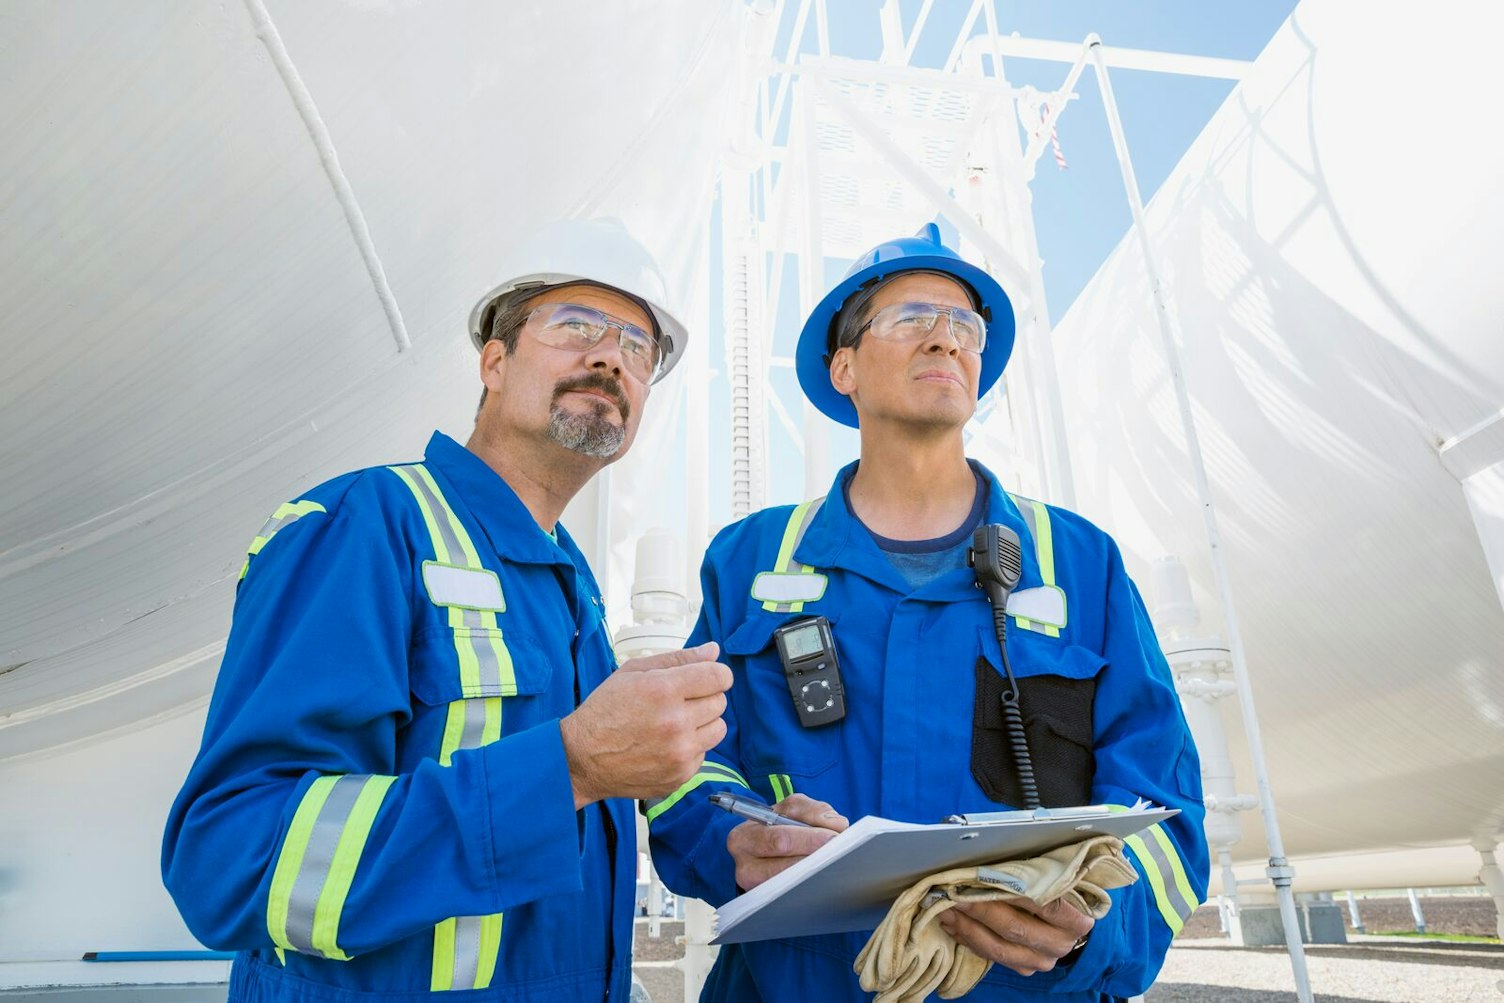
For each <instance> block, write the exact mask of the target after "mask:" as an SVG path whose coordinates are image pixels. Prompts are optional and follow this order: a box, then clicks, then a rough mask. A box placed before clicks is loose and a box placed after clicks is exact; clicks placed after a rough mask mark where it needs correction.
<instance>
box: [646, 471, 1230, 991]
mask: <svg viewBox="0 0 1504 1003" xmlns="http://www.w3.org/2000/svg"><path fill="white" fill-rule="evenodd" d="M855 467H856V465H855V464H852V465H851V466H849V467H847V468H846V469H845V470H843V471H841V473H840V474H839V475H838V476H837V480H836V482H835V484H834V485H833V486H832V488H831V490H830V493H829V494H828V495H827V496H826V497H825V499H824V502H823V504H822V505H821V506H820V507H819V509H818V511H817V512H816V513H815V514H814V515H813V516H812V517H811V518H810V520H809V523H808V525H807V527H805V529H804V536H803V538H802V540H799V541H798V545H797V547H796V548H795V549H794V550H793V557H794V559H795V561H796V562H798V565H802V566H803V567H804V569H805V570H806V571H813V572H814V573H816V574H818V575H823V576H825V578H826V579H827V581H826V583H825V588H824V592H823V594H822V595H820V597H819V598H818V599H815V600H813V601H807V602H804V603H803V604H802V608H799V609H794V610H787V609H783V608H781V607H779V606H777V605H776V604H773V603H767V604H766V605H765V603H764V602H763V601H761V600H760V599H758V598H756V597H754V594H753V593H754V590H755V588H756V587H757V586H756V585H755V584H754V579H755V576H757V575H758V573H759V572H769V571H774V570H775V562H776V560H777V559H778V552H779V548H780V544H781V543H782V542H783V540H784V538H785V532H786V530H787V529H788V527H789V525H790V516H791V512H792V509H791V508H789V507H782V508H773V509H768V510H765V511H763V512H759V513H757V514H755V515H753V516H751V517H749V518H747V519H744V520H742V521H741V522H739V523H736V524H735V525H732V526H730V527H728V528H727V529H725V530H724V531H722V532H721V533H720V534H719V535H718V536H717V537H716V538H715V540H714V541H713V542H712V544H711V546H710V549H709V550H708V551H707V553H706V555H705V561H704V565H703V568H702V581H703V587H704V598H705V604H704V608H703V611H702V613H701V616H700V620H699V623H698V625H697V626H696V628H695V630H694V633H693V634H692V636H691V637H690V640H689V643H690V644H698V643H701V642H703V641H706V640H715V641H719V642H720V643H721V645H722V647H723V649H724V651H725V658H726V660H727V661H728V663H729V664H730V665H731V668H732V671H733V673H734V675H735V680H736V681H735V684H734V686H733V687H732V689H731V694H730V701H729V705H728V707H727V710H726V723H727V733H726V738H725V740H724V741H723V742H721V744H720V745H719V746H718V747H717V748H716V749H714V750H713V751H712V752H711V754H710V756H709V757H708V758H707V760H706V763H705V765H704V766H703V767H702V768H701V771H700V772H699V773H698V774H697V775H696V776H695V777H694V778H692V779H691V780H690V781H689V782H688V783H687V784H685V785H684V787H682V788H680V789H679V790H678V791H676V792H675V793H674V795H672V796H671V797H669V798H667V799H665V800H663V801H662V802H659V803H658V804H656V805H654V806H653V807H652V808H651V809H650V810H649V819H650V824H649V831H650V833H651V837H652V839H651V841H652V848H653V861H654V864H655V865H656V866H657V868H658V871H659V873H660V874H661V875H662V876H663V879H664V882H665V883H666V884H667V885H668V887H669V888H671V889H673V890H674V891H675V892H678V893H680V894H684V895H692V896H696V897H699V898H703V899H706V900H708V901H709V902H710V903H711V904H713V905H720V904H722V903H724V902H726V901H728V900H730V899H731V898H732V897H734V896H735V895H736V894H737V887H736V883H735V876H734V865H733V861H732V859H731V856H730V855H729V854H728V853H727V852H726V836H727V834H728V833H729V832H730V831H731V829H732V828H733V827H735V826H736V825H738V824H740V822H741V820H740V819H738V818H736V817H734V816H730V815H727V814H726V813H724V812H722V811H719V810H718V809H716V808H714V807H713V806H711V805H710V804H708V803H707V795H708V794H709V793H711V792H714V791H721V790H724V791H739V792H741V793H744V794H745V793H746V788H745V787H744V786H742V783H741V782H742V781H745V782H746V784H747V785H749V786H750V787H751V789H752V791H753V792H754V793H755V794H756V795H758V796H760V797H762V798H763V799H765V800H767V801H768V802H770V803H771V802H774V801H777V800H780V799H781V798H782V797H784V796H787V795H788V794H789V793H791V792H798V793H802V794H806V795H808V796H810V797H812V798H815V799H817V800H821V801H828V802H829V803H830V804H831V805H833V806H834V807H835V808H836V809H837V810H838V811H840V812H841V813H842V814H844V815H846V816H847V817H848V818H850V819H852V820H855V819H857V818H859V817H861V816H864V815H881V816H884V817H886V818H891V819H898V820H903V821H911V822H937V821H940V820H941V819H942V818H944V817H945V816H946V815H949V814H952V813H956V812H961V813H965V812H983V811H997V810H1002V809H1003V808H1005V807H1016V805H1004V804H999V803H998V802H997V801H994V800H990V799H989V797H988V796H987V794H986V793H985V792H984V789H983V787H982V786H981V785H980V784H979V782H978V780H977V778H976V777H975V776H974V774H973V771H972V761H973V749H972V743H973V731H974V729H973V720H974V712H975V711H976V708H975V707H974V696H975V694H976V693H977V690H978V686H979V682H978V680H979V679H980V678H981V675H979V674H978V675H974V671H976V670H978V669H981V670H984V671H991V672H996V671H1000V669H1001V660H1000V649H999V647H998V642H997V639H996V635H995V632H994V628H993V624H992V617H991V607H990V606H989V604H988V602H987V600H986V598H985V597H984V594H983V593H982V592H981V591H980V590H978V589H977V588H976V587H975V585H974V581H975V579H974V577H973V573H972V572H971V571H970V570H969V569H960V570H955V571H951V572H948V573H945V574H943V575H941V576H940V577H939V578H937V579H935V580H934V581H931V582H929V583H928V584H925V585H922V586H921V587H919V588H918V589H912V588H910V586H909V585H908V583H907V581H906V580H905V578H904V577H903V576H902V575H901V574H900V573H899V572H898V570H897V569H896V568H895V567H894V566H893V564H892V563H891V562H890V561H889V560H888V559H887V557H885V556H884V554H883V553H882V552H881V551H880V550H879V549H878V547H877V545H876V544H875V543H874V541H873V539H872V537H871V534H870V533H868V532H867V530H866V529H865V528H864V527H863V526H862V525H861V523H860V522H858V521H857V520H856V519H855V518H854V517H853V515H852V514H851V512H850V511H849V510H848V509H847V507H846V503H845V501H844V500H843V497H842V491H841V483H842V482H841V478H845V477H848V476H850V475H851V473H852V472H853V471H854V470H855ZM977 469H979V470H981V471H982V473H983V474H984V476H985V478H986V480H987V482H988V484H989V494H988V499H987V515H986V520H987V521H990V522H1000V523H1003V524H1005V525H1007V526H1009V527H1011V528H1012V529H1013V530H1014V531H1015V532H1017V533H1018V534H1019V537H1020V540H1021V542H1022V550H1023V577H1022V579H1021V581H1020V582H1019V584H1018V589H1019V590H1024V589H1030V588H1034V587H1040V586H1042V584H1044V583H1043V581H1042V577H1041V562H1040V560H1039V559H1038V557H1037V555H1036V544H1037V543H1038V542H1039V540H1037V539H1036V534H1035V533H1031V530H1030V525H1029V521H1028V520H1026V519H1025V517H1024V514H1023V513H1021V511H1020V508H1019V504H1018V503H1016V502H1015V500H1014V499H1013V498H1012V497H1010V496H1009V495H1008V494H1007V493H1005V492H1004V491H1003V490H1002V489H1001V488H1000V487H999V485H998V483H997V479H996V478H995V477H993V476H992V474H991V473H989V472H987V471H985V469H983V468H981V467H980V466H979V465H978V466H977ZM1044 509H1045V507H1044V506H1039V508H1037V509H1033V508H1032V506H1031V510H1032V511H1033V512H1035V513H1040V512H1042V511H1043V510H1044ZM1047 515H1048V518H1047V519H1044V520H1043V522H1044V526H1042V527H1041V526H1039V525H1038V523H1039V522H1040V521H1041V520H1040V519H1039V518H1038V517H1036V518H1035V519H1034V520H1033V521H1034V522H1035V523H1036V529H1037V530H1039V532H1038V533H1037V536H1039V537H1041V538H1043V537H1046V536H1048V537H1050V538H1052V539H1050V540H1045V541H1044V542H1046V543H1047V544H1049V545H1050V546H1049V547H1048V548H1047V550H1048V552H1052V553H1053V564H1054V568H1053V575H1054V578H1055V584H1056V585H1057V586H1058V587H1060V588H1061V589H1063V590H1064V592H1065V595H1066V598H1067V609H1068V615H1067V616H1066V617H1065V620H1066V623H1065V624H1064V626H1063V627H1061V628H1060V629H1059V630H1057V631H1055V633H1056V634H1058V636H1050V633H1048V632H1041V631H1040V630H1038V629H1022V628H1021V627H1020V626H1019V625H1018V624H1016V623H1014V622H1013V621H1012V619H1011V618H1010V624H1009V629H1008V634H1007V643H1008V651H1009V654H1010V659H1011V662H1012V667H1013V671H1014V673H1015V675H1016V676H1017V677H1018V678H1019V680H1020V684H1019V685H1020V689H1021V690H1022V691H1023V693H1024V694H1025V697H1026V699H1027V696H1028V694H1029V693H1030V691H1031V690H1033V691H1035V692H1036V693H1044V692H1049V691H1052V687H1053V690H1055V691H1060V692H1079V691H1080V687H1082V686H1083V685H1084V686H1087V687H1090V686H1091V683H1090V682H1089V681H1092V680H1094V682H1095V686H1094V696H1090V695H1089V696H1087V697H1086V699H1087V700H1089V701H1090V703H1091V706H1090V711H1089V713H1086V712H1085V711H1084V710H1083V712H1082V714H1081V715H1080V717H1079V721H1078V722H1077V724H1076V725H1072V724H1070V723H1069V722H1068V720H1067V719H1069V718H1070V716H1071V714H1070V713H1066V714H1064V715H1063V717H1062V720H1063V721H1066V723H1064V724H1061V723H1060V722H1057V721H1053V720H1052V721H1045V720H1038V719H1036V720H1031V721H1030V722H1029V736H1030V738H1029V741H1030V744H1031V746H1032V756H1033V759H1034V763H1035V767H1036V769H1038V770H1040V771H1041V772H1042V773H1044V774H1045V776H1044V778H1043V779H1042V781H1041V783H1042V786H1043V784H1044V783H1045V782H1046V781H1049V780H1051V779H1056V778H1051V777H1050V776H1049V771H1050V769H1051V767H1052V765H1056V768H1058V764H1060V763H1066V762H1075V763H1077V764H1079V766H1080V767H1081V769H1080V770H1078V772H1083V773H1084V774H1085V775H1082V776H1080V777H1079V778H1077V780H1078V782H1079V783H1080V791H1081V794H1082V795H1083V799H1084V798H1089V803H1103V804H1117V805H1132V804H1134V802H1135V801H1136V800H1137V799H1139V798H1143V799H1146V800H1148V801H1151V802H1154V803H1155V804H1159V805H1163V806H1166V807H1170V808H1179V809H1180V811H1181V813H1180V814H1179V815H1177V816H1175V817H1174V818H1172V819H1170V820H1168V821H1167V822H1165V823H1163V824H1162V825H1160V826H1158V827H1156V828H1157V830H1158V831H1157V832H1156V831H1147V832H1145V833H1144V834H1143V835H1142V836H1140V837H1135V838H1134V839H1131V840H1129V841H1128V842H1129V851H1128V856H1129V859H1130V860H1132V861H1133V863H1134V865H1135V867H1136V868H1138V870H1140V872H1142V873H1141V876H1140V880H1139V881H1137V882H1136V883H1135V884H1133V885H1131V886H1129V887H1127V888H1124V889H1120V890H1118V891H1114V892H1113V893H1112V899H1113V906H1112V909H1111V911H1110V912H1109V913H1108V915H1107V916H1106V917H1104V918H1103V919H1102V920H1100V921H1099V922H1098V923H1097V925H1096V928H1095V929H1094V930H1093V931H1092V933H1091V936H1090V938H1089V940H1088V942H1087V944H1086V946H1085V947H1084V948H1083V949H1082V950H1081V952H1080V953H1079V954H1078V955H1077V956H1076V957H1075V958H1074V959H1073V960H1072V961H1070V962H1069V963H1068V964H1063V965H1061V966H1058V967H1057V968H1056V969H1055V970H1054V971H1052V972H1048V973H1041V974H1036V975H1033V976H1030V977H1027V978H1025V977H1023V976H1020V975H1018V974H1016V973H1014V972H1012V971H1010V970H1007V969H1005V968H1003V967H1002V966H994V967H993V968H992V970H991V972H990V973H989V974H988V975H987V977H986V979H985V980H984V981H983V982H982V983H981V984H980V985H978V986H977V988H976V989H975V990H974V991H973V993H972V994H971V997H969V998H975V999H1034V998H1039V997H1048V998H1050V999H1052V1000H1062V1001H1064V1000H1073V1001H1074V1000H1081V1001H1085V1000H1091V1001H1098V1000H1102V999H1104V998H1106V999H1111V998H1113V997H1126V996H1133V995H1136V994H1138V993H1140V992H1142V991H1143V990H1144V988H1145V987H1147V986H1148V985H1149V984H1150V983H1151V982H1152V981H1153V979H1154V976H1155V975H1156V973H1157V972H1158V970H1159V967H1160V965H1161V964H1162V962H1163V959H1164V953H1165V950H1166V949H1167V947H1168V946H1169V942H1170V938H1171V937H1172V936H1173V934H1174V933H1175V932H1176V931H1178V930H1179V928H1180V926H1181V924H1182V923H1183V922H1184V920H1185V919H1186V917H1187V916H1188V915H1189V913H1190V912H1191V911H1193V910H1194V908H1195V906H1196V904H1197V903H1199V902H1200V901H1202V900H1203V899H1204V898H1205V895H1206V881H1207V872H1208V864H1207V847H1206V839H1205V835H1204V833H1203V830H1202V820H1203V818H1204V810H1203V807H1202V803H1201V779H1200V769H1199V761H1198V758H1197V755H1196V750H1195V746H1194V744H1193V743H1192V741H1191V736H1190V732H1189V730H1188V729H1187V727H1186V723H1185V719H1184V717H1183V715H1182V713H1181V710H1180V704H1179V702H1178V701H1177V699H1176V695H1175V690H1174V687H1173V684H1172V680H1171V676H1170V672H1169V668H1168V666H1167V665H1166V663H1165V660H1164V657H1163V655H1162V654H1161V652H1160V649H1159V646H1158V644H1157V643H1156V640H1155V635H1154V631H1153V629H1152V627H1151V625H1150V623H1149V619H1148V616H1147V614H1146V613H1145V611H1144V607H1143V603H1142V600H1141V599H1140V598H1139V595H1138V592H1137V590H1136V589H1135V587H1134V585H1133V583H1132V582H1131V581H1130V580H1129V578H1128V576H1127V574H1126V573H1125V571H1124V568H1123V562H1122V558H1121V556H1120V555H1119V552H1118V549H1117V545H1116V544H1115V543H1113V541H1112V539H1111V538H1110V537H1109V536H1107V534H1105V533H1103V532H1102V531H1101V530H1100V529H1098V528H1096V527H1095V526H1093V525H1092V524H1091V523H1089V522H1087V521H1086V520H1085V519H1083V518H1081V517H1080V516H1077V515H1074V514H1073V513H1070V512H1067V511H1064V510H1062V509H1057V508H1048V510H1047ZM767 607H773V608H772V610H770V609H769V608H767ZM816 615H823V616H825V617H826V618H828V619H829V620H830V621H831V623H832V625H833V632H834V636H835V645H836V652H837V656H838V659H839V664H840V670H841V675H842V680H843V683H844V689H845V700H846V716H845V718H844V719H843V720H841V721H839V722H837V723H834V724H828V725H825V726H822V727H816V728H804V727H801V725H800V723H799V720H798V717H797V716H796V713H795V709H794V705H793V702H792V700H791V698H790V695H789V689H788V686H787V684H786V681H785V677H784V673H783V670H782V667H781V663H780V661H779V658H778V653H777V649H776V646H775V642H774V640H773V631H774V629H775V628H777V627H778V626H779V625H780V624H783V623H787V622H789V621H790V620H794V619H797V618H798V617H800V616H816ZM1035 626H1036V628H1037V626H1038V625H1037V624H1036V625H1035ZM979 657H980V658H981V659H985V664H982V665H980V666H979V664H978V659H979ZM1071 687H1076V689H1075V690H1072V689H1071ZM1064 709H1065V710H1066V711H1070V708H1069V707H1066V708H1064ZM1061 731H1064V732H1067V734H1064V735H1062V734H1059V732H1061ZM1046 732H1048V733H1049V734H1046ZM1093 764H1094V770H1093ZM1088 775H1089V777H1090V782H1089V785H1088V783H1087V776H1088ZM1066 779H1070V778H1066ZM1067 786H1069V785H1067ZM1045 803H1046V804H1048V803H1050V802H1049V801H1046V802H1045ZM867 937H868V933H865V932H864V933H856V934H846V935H831V936H816V937H807V938H800V939H789V940H774V941H763V942H756V943H748V944H741V945H729V946H726V947H723V948H722V949H721V953H720V957H719V960H718V961H717V963H716V967H715V969H714V971H713V972H712V973H711V977H710V981H709V982H708V983H707V985H706V991H705V995H704V997H703V998H704V999H713V1000H769V1001H772V1000H789V999H813V998H819V999H820V1000H821V1001H822V1003H836V1001H840V1000H859V999H866V998H868V997H867V994H865V993H863V992H862V991H861V990H860V988H859V986H858V983H857V977H856V975H855V974H854V973H853V972H852V963H853V961H854V960H855V958H856V956H857V953H858V952H859V951H860V949H861V947H862V945H863V944H864V943H865V942H866V940H867Z"/></svg>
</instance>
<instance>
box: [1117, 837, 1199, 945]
mask: <svg viewBox="0 0 1504 1003" xmlns="http://www.w3.org/2000/svg"><path fill="white" fill-rule="evenodd" d="M1123 842H1124V843H1126V844H1127V845H1128V847H1129V848H1130V849H1132V850H1133V852H1134V854H1135V855H1136V856H1137V857H1138V860H1139V863H1140V864H1141V865H1142V867H1143V872H1144V877H1146V878H1148V879H1149V887H1150V888H1152V889H1153V890H1154V905H1155V907H1156V908H1158V909H1159V915H1160V916H1161V917H1162V918H1163V919H1164V921H1165V925H1166V926H1168V927H1169V928H1170V936H1172V937H1173V936H1175V935H1176V934H1177V933H1179V932H1180V928H1181V927H1182V926H1184V925H1185V924H1184V922H1183V921H1182V920H1181V918H1180V917H1179V916H1178V915H1176V913H1175V910H1174V909H1173V908H1171V906H1170V901H1169V898H1168V896H1167V895H1166V893H1165V879H1164V877H1163V876H1162V875H1161V874H1160V873H1159V866H1158V865H1157V864H1155V863H1154V858H1153V856H1152V855H1151V854H1150V853H1149V848H1148V847H1147V846H1145V845H1144V841H1143V839H1142V838H1141V837H1140V836H1139V835H1138V834H1137V833H1135V834H1134V835H1132V836H1129V837H1128V838H1127V839H1125V840H1123Z"/></svg>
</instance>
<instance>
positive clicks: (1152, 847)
mask: <svg viewBox="0 0 1504 1003" xmlns="http://www.w3.org/2000/svg"><path fill="white" fill-rule="evenodd" d="M1139 835H1140V840H1139V841H1140V843H1141V844H1142V845H1143V847H1144V849H1145V850H1147V851H1149V858H1150V859H1151V860H1152V861H1153V863H1154V866H1155V868H1156V869H1158V871H1159V877H1160V881H1161V883H1162V884H1163V885H1164V889H1165V898H1166V899H1167V900H1168V901H1169V904H1170V908H1171V909H1173V910H1175V915H1177V916H1179V917H1180V922H1182V923H1184V922H1185V921H1186V920H1188V919H1190V918H1191V913H1193V912H1195V911H1196V903H1195V902H1187V901H1186V900H1185V894H1184V893H1183V892H1182V891H1181V890H1180V884H1179V882H1177V881H1176V880H1175V867H1174V865H1172V864H1171V863H1170V861H1169V858H1167V857H1166V856H1165V850H1164V847H1162V846H1160V845H1159V840H1157V839H1155V838H1154V834H1153V833H1140V834H1139Z"/></svg>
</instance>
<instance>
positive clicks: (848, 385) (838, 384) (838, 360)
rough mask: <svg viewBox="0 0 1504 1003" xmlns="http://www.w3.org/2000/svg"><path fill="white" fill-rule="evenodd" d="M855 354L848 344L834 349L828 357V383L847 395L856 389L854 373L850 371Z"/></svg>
mask: <svg viewBox="0 0 1504 1003" xmlns="http://www.w3.org/2000/svg"><path fill="white" fill-rule="evenodd" d="M855 354H856V353H855V352H854V351H853V350H852V349H851V348H850V347H849V346H848V347H844V348H838V349H836V354H834V355H832V356H831V357H830V385H831V386H833V387H835V388H836V390H837V391H839V392H840V393H843V394H845V395H846V396H847V397H850V396H851V392H852V391H853V390H855V389H856V375H855V374H854V373H853V372H852V371H851V369H852V362H853V356H855Z"/></svg>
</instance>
